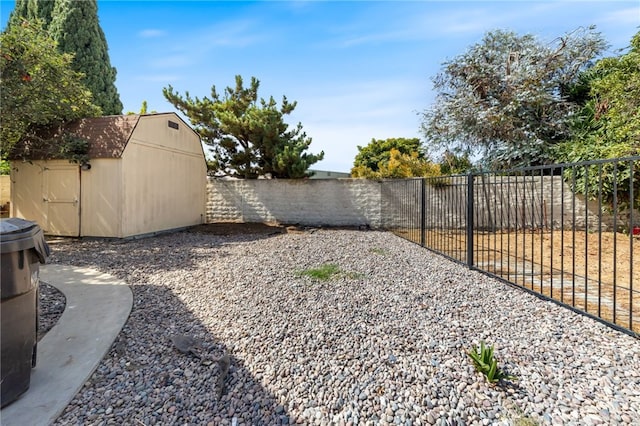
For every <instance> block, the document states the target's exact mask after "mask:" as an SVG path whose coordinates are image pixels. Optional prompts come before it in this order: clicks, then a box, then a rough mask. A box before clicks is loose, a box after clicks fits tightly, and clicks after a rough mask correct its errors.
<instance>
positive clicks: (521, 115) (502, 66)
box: [422, 27, 606, 167]
mask: <svg viewBox="0 0 640 426" xmlns="http://www.w3.org/2000/svg"><path fill="white" fill-rule="evenodd" d="M605 48H606V43H605V42H604V40H603V39H602V37H601V35H600V34H599V33H597V32H595V29H594V27H589V28H586V29H584V28H580V29H577V30H575V31H573V32H571V33H567V34H565V35H563V36H562V37H559V38H558V39H556V40H555V41H554V42H552V43H550V44H545V43H542V42H540V41H539V40H537V39H536V38H535V37H534V36H533V35H529V34H527V35H524V36H520V35H517V34H515V33H513V32H506V31H500V30H498V31H493V32H489V33H487V34H486V35H485V36H484V38H483V40H482V41H481V42H480V43H478V44H475V45H473V46H471V47H470V48H469V49H468V50H467V52H465V53H464V54H462V55H460V56H458V57H455V58H454V59H452V60H450V61H447V62H445V63H444V64H443V69H442V71H441V72H440V73H439V74H438V75H437V76H436V77H435V78H434V80H433V82H434V88H435V90H436V91H437V92H438V94H437V98H436V101H435V103H434V105H433V106H432V107H430V108H429V109H427V110H426V111H425V112H424V113H423V124H422V129H423V132H424V134H425V136H426V138H427V140H428V141H429V142H430V143H431V144H433V145H434V146H435V147H436V148H440V149H451V150H454V151H455V150H456V149H462V150H467V151H475V152H480V153H482V154H483V155H484V157H485V159H491V160H492V161H493V163H494V166H502V167H505V166H506V167H508V166H517V165H535V164H544V163H547V162H548V161H549V159H550V148H551V147H552V146H553V145H554V144H556V143H558V142H560V141H563V140H566V139H567V138H569V137H570V136H571V120H572V115H573V114H575V112H576V111H578V110H579V106H578V105H577V104H576V103H575V102H571V101H570V100H569V99H568V98H567V88H568V87H570V86H571V85H572V84H573V83H575V82H576V80H577V78H578V76H579V75H580V72H581V71H583V70H585V69H586V68H588V67H589V66H590V65H591V63H592V60H593V59H594V58H595V57H597V56H598V55H599V54H600V53H601V52H602V51H603V50H604V49H605Z"/></svg>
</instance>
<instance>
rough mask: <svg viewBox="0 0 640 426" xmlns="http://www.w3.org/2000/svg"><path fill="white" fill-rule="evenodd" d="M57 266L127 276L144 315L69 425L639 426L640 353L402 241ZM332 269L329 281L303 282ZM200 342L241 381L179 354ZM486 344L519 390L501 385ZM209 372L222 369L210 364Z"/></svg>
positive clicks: (100, 255) (316, 243)
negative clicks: (485, 360) (482, 346)
mask: <svg viewBox="0 0 640 426" xmlns="http://www.w3.org/2000/svg"><path fill="white" fill-rule="evenodd" d="M52 249H53V255H52V258H51V261H52V262H54V263H64V264H72V265H76V266H90V267H93V268H96V269H99V270H101V271H104V272H108V273H111V274H113V275H115V276H117V277H119V278H121V279H124V280H126V281H127V282H128V283H129V284H130V285H131V287H132V289H133V292H134V307H133V311H132V313H131V316H130V318H129V320H128V321H127V323H126V325H125V327H124V329H123V331H122V332H121V333H120V336H119V337H118V339H117V340H116V342H115V343H114V345H113V347H112V349H111V351H110V352H109V354H108V355H107V356H106V357H105V359H104V360H103V361H102V363H101V364H100V365H99V367H98V369H97V371H96V372H95V374H94V375H93V376H92V377H91V379H90V380H89V381H88V382H87V383H86V385H85V386H84V387H83V388H82V389H81V391H80V392H79V393H78V395H77V396H76V397H75V399H74V400H73V401H72V402H71V404H70V405H69V406H68V407H67V409H66V410H65V412H64V413H63V415H62V416H61V417H60V418H59V419H58V421H57V423H56V424H58V425H66V424H96V425H98V424H137V425H143V424H144V425H151V424H205V425H206V424H211V425H227V424H231V425H236V424H237V425H242V424H246V425H248V424H264V425H273V424H287V423H291V424H293V423H299V424H336V425H342V424H403V425H410V424H412V425H420V424H442V425H444V424H515V425H533V424H576V425H578V424H580V425H589V424H633V423H636V424H638V423H640V340H638V339H635V338H633V337H631V336H628V335H625V334H622V333H619V332H617V331H614V330H612V329H610V328H608V327H606V326H604V325H602V324H600V323H598V322H596V321H593V320H591V319H589V318H586V317H583V316H581V315H578V314H575V313H573V312H571V311H569V310H567V309H564V308H561V307H559V306H557V305H555V304H553V303H550V302H544V301H541V300H539V299H537V298H536V297H533V296H531V295H529V294H526V293H525V292H522V291H519V290H517V289H513V288H511V287H509V286H507V285H505V284H503V283H501V282H498V281H496V280H493V279H490V278H488V277H486V276H484V275H482V274H479V273H475V272H471V271H468V270H466V269H465V268H463V267H462V266H460V265H457V264H454V263H452V262H449V261H447V260H445V259H443V258H441V257H439V256H436V255H434V254H432V253H430V252H428V251H427V250H424V249H421V248H420V247H418V246H416V245H414V244H412V243H409V242H407V241H405V240H402V239H400V238H398V237H396V236H394V235H392V234H389V233H384V232H376V231H350V230H318V231H316V232H302V233H288V234H277V235H264V234H262V235H258V234H254V235H231V236H219V235H211V234H206V233H200V232H181V233H176V234H172V235H165V236H160V237H155V238H148V239H143V240H134V241H127V242H122V241H111V242H109V241H96V240H93V241H92V240H82V241H75V240H74V241H70V240H63V241H62V242H58V243H56V244H54V245H52ZM328 263H333V264H336V265H338V266H339V268H340V270H341V272H340V273H339V274H337V275H335V276H334V277H333V278H331V279H329V280H326V281H318V280H314V279H312V278H309V277H307V276H302V275H301V274H300V271H303V270H307V269H309V268H315V267H318V266H321V265H324V264H328ZM174 334H185V335H188V336H191V337H193V338H195V339H197V340H199V341H201V342H202V343H203V346H205V347H207V348H208V350H209V353H208V354H207V355H208V356H211V357H213V356H220V355H222V354H223V353H228V354H229V355H230V357H231V367H230V370H229V374H228V377H227V379H226V381H225V386H224V393H223V395H222V398H221V399H220V400H218V399H217V395H216V391H215V387H216V386H215V384H216V381H217V379H218V367H217V364H216V363H203V362H201V361H200V360H198V359H197V358H195V357H193V356H190V355H188V354H183V353H181V352H178V351H177V350H175V348H174V347H173V346H172V344H171V342H170V340H169V338H170V337H171V336H172V335H174ZM480 340H485V341H486V342H488V343H491V344H494V345H495V347H496V356H497V358H498V359H499V361H500V365H501V366H503V367H504V368H505V369H506V370H507V371H508V372H509V373H511V374H515V375H516V376H518V377H519V380H517V381H515V382H513V383H505V384H503V385H501V386H489V385H488V384H487V383H486V382H485V381H484V378H483V377H482V376H481V375H479V374H478V373H476V372H475V370H474V368H473V366H472V364H471V363H470V360H469V358H468V357H467V355H466V354H465V352H466V351H467V350H469V348H470V347H471V346H472V345H473V344H476V343H478V342H479V341H480ZM207 364H210V365H207Z"/></svg>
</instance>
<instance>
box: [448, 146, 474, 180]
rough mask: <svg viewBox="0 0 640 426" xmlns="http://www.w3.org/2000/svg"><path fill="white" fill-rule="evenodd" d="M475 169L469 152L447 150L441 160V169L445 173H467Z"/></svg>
mask: <svg viewBox="0 0 640 426" xmlns="http://www.w3.org/2000/svg"><path fill="white" fill-rule="evenodd" d="M471 169H473V164H472V163H471V160H470V159H469V154H468V153H463V154H456V153H454V152H451V151H448V150H447V151H445V152H444V154H443V155H442V161H441V162H440V171H441V172H442V174H445V175H456V174H461V173H466V172H468V171H469V170H471Z"/></svg>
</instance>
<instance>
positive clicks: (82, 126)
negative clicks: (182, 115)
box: [10, 112, 179, 160]
mask: <svg viewBox="0 0 640 426" xmlns="http://www.w3.org/2000/svg"><path fill="white" fill-rule="evenodd" d="M145 115H173V116H176V114H175V113H172V112H165V113H156V114H145ZM145 115H140V114H129V115H109V116H105V117H92V118H83V119H80V120H76V121H72V122H70V123H67V124H65V125H63V126H62V127H60V128H55V129H51V128H49V129H43V130H41V131H40V132H39V134H38V138H34V139H33V140H29V139H27V140H25V141H23V142H24V143H20V144H18V146H17V147H16V148H15V149H14V152H13V153H12V155H11V156H10V157H11V158H13V159H29V160H45V159H51V155H52V154H51V153H50V152H47V150H43V149H38V146H39V145H40V144H41V143H42V141H50V140H51V139H56V138H59V137H60V136H61V135H63V134H71V135H74V136H77V137H79V138H81V139H84V140H86V141H87V142H88V143H89V151H88V155H89V158H120V157H122V154H123V152H124V149H125V147H126V146H127V142H129V139H130V138H131V135H132V134H133V132H134V130H135V128H136V126H137V124H138V122H139V121H140V117H144V116H145ZM176 118H179V117H177V116H176ZM54 157H55V156H54Z"/></svg>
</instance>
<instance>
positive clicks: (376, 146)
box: [351, 138, 439, 179]
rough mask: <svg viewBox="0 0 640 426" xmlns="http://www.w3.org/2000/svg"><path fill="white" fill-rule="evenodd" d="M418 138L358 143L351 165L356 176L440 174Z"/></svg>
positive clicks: (394, 176)
mask: <svg viewBox="0 0 640 426" xmlns="http://www.w3.org/2000/svg"><path fill="white" fill-rule="evenodd" d="M434 167H435V165H433V164H432V163H431V162H430V161H429V160H428V159H427V156H426V153H425V151H424V149H423V147H422V144H421V143H420V140H419V139H418V138H410V139H408V138H389V139H371V142H370V143H369V144H368V145H367V146H364V147H362V146H358V154H357V155H356V158H355V160H354V163H353V168H352V169H351V176H352V177H364V178H369V179H381V178H406V177H417V176H432V175H434V174H439V168H437V170H436V168H434Z"/></svg>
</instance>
